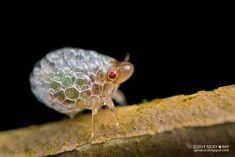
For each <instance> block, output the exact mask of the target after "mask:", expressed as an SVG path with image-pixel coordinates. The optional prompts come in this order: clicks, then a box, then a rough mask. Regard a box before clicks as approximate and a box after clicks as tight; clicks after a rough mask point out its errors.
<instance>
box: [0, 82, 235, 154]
mask: <svg viewBox="0 0 235 157" xmlns="http://www.w3.org/2000/svg"><path fill="white" fill-rule="evenodd" d="M116 109H117V116H118V119H119V121H120V128H118V129H116V127H115V120H114V118H113V116H112V113H111V112H110V111H109V110H106V109H105V110H101V111H100V112H99V113H98V115H97V117H96V122H95V127H96V128H95V130H96V136H95V138H94V139H93V140H92V141H91V140H90V132H91V126H90V124H91V115H90V114H80V115H78V116H77V117H76V118H74V119H64V120H61V121H58V122H52V123H48V124H43V125H38V126H29V127H26V128H21V129H16V130H11V131H3V132H1V133H0V157H1V156H4V157H5V156H6V157H8V156H9V157H14V156H17V157H20V156H24V157H25V156H78V155H79V156H143V155H144V156H172V155H174V154H175V153H178V154H180V155H181V156H188V155H190V153H191V154H192V153H193V152H192V146H193V144H198V143H200V142H201V143H202V142H205V141H207V142H210V143H221V144H222V143H224V144H226V143H227V144H230V145H231V146H230V147H232V146H234V147H235V85H231V86H225V87H221V88H218V89H216V90H214V91H199V92H197V93H195V94H192V95H178V96H173V97H169V98H165V99H155V100H152V101H149V102H144V103H142V104H138V105H131V106H124V107H117V108H116ZM221 132H222V133H223V134H221ZM218 136H219V138H218ZM233 151H234V150H231V152H233Z"/></svg>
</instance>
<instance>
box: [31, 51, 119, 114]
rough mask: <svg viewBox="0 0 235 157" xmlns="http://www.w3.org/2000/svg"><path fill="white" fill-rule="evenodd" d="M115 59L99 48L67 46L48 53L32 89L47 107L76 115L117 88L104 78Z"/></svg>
mask: <svg viewBox="0 0 235 157" xmlns="http://www.w3.org/2000/svg"><path fill="white" fill-rule="evenodd" d="M113 60H114V59H113V58H111V57H108V56H105V55H101V54H98V53H96V52H95V51H87V50H83V49H73V48H64V49H60V50H57V51H54V52H51V53H49V54H47V55H46V56H45V57H44V58H43V59H42V60H40V61H39V62H38V63H37V64H36V66H35V68H34V70H33V72H32V74H31V76H30V81H31V85H32V91H33V93H34V94H35V95H36V96H37V98H38V99H39V100H40V101H41V102H43V103H45V104H46V105H47V106H49V107H51V108H54V109H56V110H57V111H59V112H62V113H66V114H69V113H70V112H73V113H71V114H76V113H77V112H79V111H80V110H82V109H85V108H91V106H90V104H92V103H89V102H88V101H100V100H99V99H101V97H102V95H106V96H107V95H108V94H110V95H111V93H112V90H113V87H112V85H110V84H107V83H106V82H105V81H104V79H103V78H104V77H105V75H106V73H107V71H108V69H109V67H110V66H111V62H112V61H113Z"/></svg>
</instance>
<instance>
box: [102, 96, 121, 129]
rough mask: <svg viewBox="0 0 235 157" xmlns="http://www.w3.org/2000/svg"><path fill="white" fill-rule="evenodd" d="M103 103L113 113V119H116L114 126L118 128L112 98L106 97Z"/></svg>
mask: <svg viewBox="0 0 235 157" xmlns="http://www.w3.org/2000/svg"><path fill="white" fill-rule="evenodd" d="M105 104H106V105H107V106H108V107H109V109H110V110H111V111H112V113H113V115H114V118H115V121H116V128H119V121H118V119H117V114H116V111H115V108H114V104H113V101H112V99H111V98H110V99H107V100H106V101H105Z"/></svg>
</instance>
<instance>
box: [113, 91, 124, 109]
mask: <svg viewBox="0 0 235 157" xmlns="http://www.w3.org/2000/svg"><path fill="white" fill-rule="evenodd" d="M113 99H114V100H115V101H116V102H117V103H118V104H119V105H127V101H126V97H125V95H124V93H123V92H122V91H120V90H119V89H118V90H116V91H115V92H114V93H113Z"/></svg>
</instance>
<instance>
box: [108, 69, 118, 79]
mask: <svg viewBox="0 0 235 157" xmlns="http://www.w3.org/2000/svg"><path fill="white" fill-rule="evenodd" d="M108 77H109V79H110V80H115V79H116V77H117V73H116V71H110V72H109V74H108Z"/></svg>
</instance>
